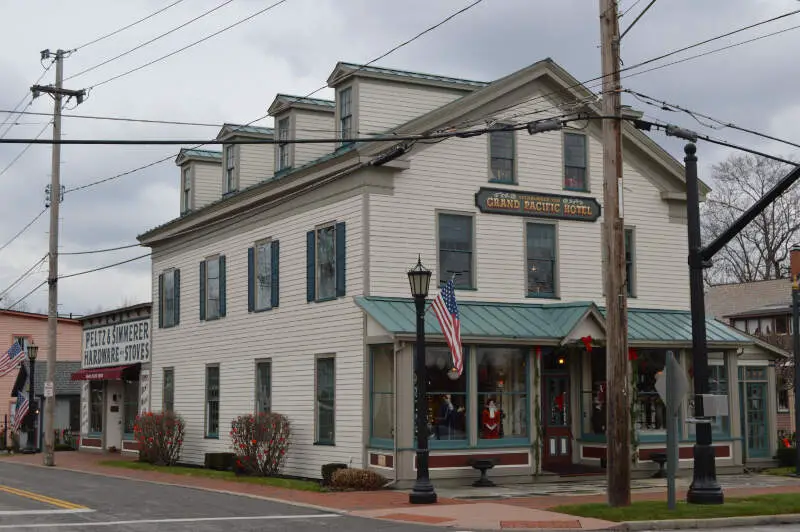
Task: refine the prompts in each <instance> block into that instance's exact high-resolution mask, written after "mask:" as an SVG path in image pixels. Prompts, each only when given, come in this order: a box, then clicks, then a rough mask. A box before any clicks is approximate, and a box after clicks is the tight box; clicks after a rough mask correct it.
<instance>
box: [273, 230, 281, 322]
mask: <svg viewBox="0 0 800 532" xmlns="http://www.w3.org/2000/svg"><path fill="white" fill-rule="evenodd" d="M280 254H281V252H280V242H278V241H277V240H273V241H272V257H271V259H272V279H271V281H272V288H271V292H270V297H271V298H272V301H271V302H270V303H271V304H272V307H273V308H274V307H277V306H278V301H279V300H280V287H279V281H280V275H279V272H278V267H279V265H280Z"/></svg>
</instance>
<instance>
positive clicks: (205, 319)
mask: <svg viewBox="0 0 800 532" xmlns="http://www.w3.org/2000/svg"><path fill="white" fill-rule="evenodd" d="M222 318H224V316H216V317H214V318H204V319H202V320H200V321H219V320H221V319H222Z"/></svg>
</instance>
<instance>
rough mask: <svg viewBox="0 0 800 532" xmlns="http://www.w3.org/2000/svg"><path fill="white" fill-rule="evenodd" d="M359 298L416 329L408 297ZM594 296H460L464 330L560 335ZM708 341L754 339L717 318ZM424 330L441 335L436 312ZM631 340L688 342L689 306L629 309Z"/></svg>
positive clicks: (385, 319)
mask: <svg viewBox="0 0 800 532" xmlns="http://www.w3.org/2000/svg"><path fill="white" fill-rule="evenodd" d="M356 303H357V304H358V305H359V306H360V307H361V308H363V309H364V311H366V313H367V314H369V315H370V316H372V318H374V319H375V321H377V322H378V323H379V324H380V325H381V327H383V328H384V329H386V330H387V331H388V332H390V333H392V334H405V335H413V334H414V333H415V327H416V324H415V321H414V320H415V311H414V302H413V300H411V299H407V298H387V297H374V296H361V297H357V298H356ZM593 309H594V310H598V311H599V312H600V313H601V315H603V314H604V311H603V309H599V308H598V307H596V306H595V305H594V304H593V303H591V302H575V303H554V304H533V303H530V304H529V303H493V302H492V303H489V302H480V301H460V302H459V303H458V310H459V314H460V318H461V336H462V337H464V338H470V337H475V338H497V339H523V340H524V339H531V340H535V339H540V340H541V339H549V340H553V339H558V340H560V339H562V338H564V337H565V336H566V335H567V334H569V332H570V331H571V330H572V329H573V328H574V327H575V326H576V325H577V324H578V322H579V320H581V318H583V316H585V315H586V313H587V312H590V311H591V310H593ZM706 329H707V341H708V342H709V343H735V344H749V343H752V342H753V340H752V339H750V338H748V337H746V336H744V335H742V334H740V333H738V332H737V331H736V330H735V329H732V328H731V327H728V326H727V325H725V324H723V323H721V322H718V321H716V320H707V321H706ZM425 334H432V335H439V334H441V329H440V328H439V323H438V321H437V320H436V316H435V315H434V313H433V312H427V313H426V315H425ZM628 341H630V342H637V343H645V342H648V343H654V344H659V343H690V342H691V341H692V319H691V314H690V313H689V312H688V311H680V310H657V309H656V310H653V309H631V308H629V309H628Z"/></svg>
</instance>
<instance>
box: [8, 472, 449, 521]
mask: <svg viewBox="0 0 800 532" xmlns="http://www.w3.org/2000/svg"><path fill="white" fill-rule="evenodd" d="M3 530H25V531H27V530H33V531H48V532H51V531H56V530H58V531H60V532H72V531H77V530H98V531H102V530H109V531H111V530H114V531H118V530H123V531H135V532H146V531H156V530H158V531H159V532H162V531H163V532H175V531H188V530H192V531H198V532H206V531H208V532H211V531H214V532H218V531H231V530H236V531H237V532H239V531H256V530H258V531H290V530H291V531H292V532H305V531H312V530H313V531H315V532H316V531H333V530H337V531H341V530H347V532H361V531H363V532H372V531H380V532H401V531H412V530H413V531H415V532H434V531H438V532H441V530H442V529H441V528H436V527H428V526H421V525H417V524H402V523H392V522H387V521H379V520H372V519H364V518H357V517H350V516H346V515H340V514H337V513H331V512H324V511H319V510H314V509H309V508H304V507H300V506H293V505H290V504H283V503H277V502H272V501H265V500H262V499H257V498H252V497H247V496H241V495H234V494H226V493H215V492H209V491H205V490H199V489H193V488H184V487H178V486H166V485H160V484H153V483H149V482H141V481H136V480H125V479H119V478H109V477H103V476H98V475H90V474H86V473H76V472H72V471H64V470H59V469H45V468H40V467H31V466H25V465H19V464H11V463H2V462H0V532H2V531H3Z"/></svg>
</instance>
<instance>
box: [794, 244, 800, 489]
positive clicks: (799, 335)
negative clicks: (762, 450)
mask: <svg viewBox="0 0 800 532" xmlns="http://www.w3.org/2000/svg"><path fill="white" fill-rule="evenodd" d="M792 253H795V250H794V249H792ZM798 281H800V278H799V277H798V276H796V275H795V272H792V333H793V334H792V343H793V349H792V351H793V352H794V362H793V363H794V386H793V388H794V434H795V436H794V448H795V452H796V455H795V466H794V473H795V475H796V476H800V442H798V438H797V431H798V429H800V393H798V389H797V386H798V383H800V287H798V285H797V283H798Z"/></svg>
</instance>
